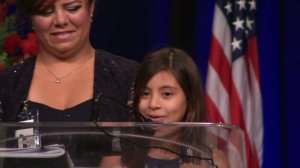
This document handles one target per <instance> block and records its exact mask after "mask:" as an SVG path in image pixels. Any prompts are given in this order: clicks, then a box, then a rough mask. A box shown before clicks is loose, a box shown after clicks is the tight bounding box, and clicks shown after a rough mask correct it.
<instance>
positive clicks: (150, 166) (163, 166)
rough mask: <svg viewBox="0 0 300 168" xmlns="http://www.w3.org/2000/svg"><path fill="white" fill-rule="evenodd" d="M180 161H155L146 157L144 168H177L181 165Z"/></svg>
mask: <svg viewBox="0 0 300 168" xmlns="http://www.w3.org/2000/svg"><path fill="white" fill-rule="evenodd" d="M181 162H182V161H181V160H180V159H173V160H164V159H155V158H152V157H149V156H147V157H146V158H145V167H147V168H158V167H159V168H170V167H173V168H179V167H180V164H181Z"/></svg>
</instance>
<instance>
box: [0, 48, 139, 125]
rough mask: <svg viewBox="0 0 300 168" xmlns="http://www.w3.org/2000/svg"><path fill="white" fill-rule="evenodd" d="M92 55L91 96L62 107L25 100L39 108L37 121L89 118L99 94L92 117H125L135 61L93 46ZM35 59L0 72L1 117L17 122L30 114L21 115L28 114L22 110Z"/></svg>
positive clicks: (31, 106) (32, 58)
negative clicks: (92, 82)
mask: <svg viewBox="0 0 300 168" xmlns="http://www.w3.org/2000/svg"><path fill="white" fill-rule="evenodd" d="M95 55H96V57H95V70H94V91H93V99H91V100H86V101H85V102H82V103H80V104H78V105H76V106H74V107H71V108H69V109H66V110H64V111H61V110H57V109H53V108H51V107H48V106H46V105H43V104H39V103H37V102H30V101H29V102H26V103H25V105H26V106H27V107H28V109H27V110H29V111H31V112H32V113H33V114H35V113H36V111H37V109H38V111H39V121H40V122H48V121H90V120H91V115H92V114H91V113H93V112H95V111H93V109H94V106H95V99H96V97H97V96H98V95H99V94H101V95H102V96H100V100H99V103H98V106H99V108H98V111H96V113H97V116H98V117H97V118H96V119H95V120H97V121H128V117H129V109H126V108H125V107H126V106H125V104H126V103H127V101H128V99H129V95H130V90H131V86H132V82H133V78H134V75H135V72H136V70H137V67H138V63H137V62H135V61H132V60H128V59H126V58H123V57H120V56H116V55H113V54H110V53H107V52H105V51H102V50H96V52H95ZM35 62H36V57H29V58H28V59H26V60H23V61H21V62H19V63H18V64H16V65H15V66H13V67H11V68H7V69H4V70H2V71H1V72H0V121H7V122H10V121H11V122H16V121H22V120H23V119H26V118H28V117H29V118H30V116H24V115H27V113H24V101H25V100H26V99H27V97H28V91H29V88H30V84H31V80H32V77H33V71H34V66H35ZM58 96H59V95H58ZM108 97H111V98H113V99H115V100H112V99H110V98H108ZM117 102H118V103H117ZM122 104H123V105H122ZM22 111H23V112H22ZM42 113H43V114H42Z"/></svg>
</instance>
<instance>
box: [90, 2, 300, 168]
mask: <svg viewBox="0 0 300 168" xmlns="http://www.w3.org/2000/svg"><path fill="white" fill-rule="evenodd" d="M213 7H214V1H212V0H189V1H187V2H184V1H183V0H143V1H141V0H130V1H128V0H127V1H124V0H98V1H97V4H96V11H95V14H94V19H93V25H92V32H91V41H92V44H93V45H94V46H95V47H96V48H102V49H104V50H107V51H110V52H112V53H115V54H119V55H121V56H124V57H128V58H131V59H135V60H138V61H140V60H141V59H142V58H143V56H144V55H145V54H147V53H148V52H149V51H151V50H153V49H156V48H159V47H162V46H165V45H172V46H175V47H178V48H182V49H184V50H186V51H187V52H188V53H190V54H191V55H193V57H194V59H195V61H196V62H197V64H198V66H199V68H200V71H201V74H202V78H203V80H205V76H206V71H207V60H208V56H209V48H210V37H211V26H212V17H213V16H212V15H213ZM257 7H258V13H257V30H258V46H259V58H260V60H259V61H260V67H261V90H262V96H263V117H264V154H263V157H264V162H263V167H264V168H269V167H272V168H277V167H278V168H279V167H299V166H298V164H299V163H298V162H299V159H300V154H299V152H298V151H299V150H300V146H299V143H298V142H299V140H300V136H299V135H298V132H297V131H298V130H299V128H300V126H299V124H298V122H297V120H298V119H299V118H300V116H299V115H300V113H299V107H298V103H297V101H298V95H299V91H298V90H299V89H297V86H300V79H299V75H298V73H297V72H300V66H299V64H300V57H299V56H298V55H297V48H296V45H297V44H298V43H297V39H300V37H299V33H298V31H299V30H300V23H299V21H300V13H299V11H300V2H299V1H298V0H286V1H280V0H263V1H258V2H257Z"/></svg>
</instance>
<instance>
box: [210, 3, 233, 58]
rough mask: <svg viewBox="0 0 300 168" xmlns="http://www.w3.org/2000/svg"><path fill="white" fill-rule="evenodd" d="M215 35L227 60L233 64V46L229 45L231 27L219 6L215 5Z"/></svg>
mask: <svg viewBox="0 0 300 168" xmlns="http://www.w3.org/2000/svg"><path fill="white" fill-rule="evenodd" d="M213 35H214V36H215V38H216V39H217V41H218V42H219V44H220V45H221V46H222V48H223V50H224V54H225V56H226V59H227V60H228V62H229V63H231V46H230V45H228V44H231V32H230V26H229V25H228V22H227V20H226V17H225V16H224V14H223V12H222V11H221V9H220V8H219V6H218V5H215V15H214V24H213Z"/></svg>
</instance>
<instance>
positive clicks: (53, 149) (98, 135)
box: [0, 122, 247, 168]
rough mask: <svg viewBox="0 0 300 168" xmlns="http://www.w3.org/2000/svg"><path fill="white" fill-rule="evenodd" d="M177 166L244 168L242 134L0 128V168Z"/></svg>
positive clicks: (107, 125)
mask: <svg viewBox="0 0 300 168" xmlns="http://www.w3.org/2000/svg"><path fill="white" fill-rule="evenodd" d="M20 130H21V131H20ZM26 132H29V133H26ZM183 164H184V165H185V166H187V167H189V166H190V167H191V168H192V167H199V168H200V167H201V168H202V167H208V168H211V167H212V168H213V167H215V168H216V167H218V168H222V167H224V168H227V167H230V168H246V167H247V164H246V152H245V141H244V134H243V131H242V130H241V129H239V128H238V127H235V126H232V125H225V124H216V123H186V122H176V123H154V122H147V123H134V122H77V123H75V122H64V123H1V124H0V168H3V167H4V168H27V167H28V168H29V167H30V168H44V167H45V168H52V167H58V168H71V167H74V168H84V167H100V168H101V167H102V168H116V167H126V168H130V167H134V168H139V167H148V168H150V167H155V166H156V167H158V168H159V167H162V168H165V167H171V168H173V167H175V168H176V167H177V166H178V167H179V165H183Z"/></svg>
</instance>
